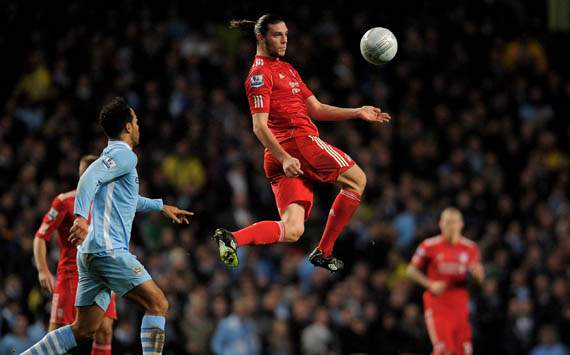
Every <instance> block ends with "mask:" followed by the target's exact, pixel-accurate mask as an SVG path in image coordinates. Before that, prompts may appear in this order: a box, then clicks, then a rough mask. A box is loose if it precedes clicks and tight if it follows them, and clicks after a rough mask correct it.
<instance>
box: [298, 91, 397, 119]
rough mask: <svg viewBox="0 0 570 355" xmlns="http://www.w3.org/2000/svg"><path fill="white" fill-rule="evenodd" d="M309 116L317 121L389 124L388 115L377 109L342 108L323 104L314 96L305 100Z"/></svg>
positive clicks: (368, 107)
mask: <svg viewBox="0 0 570 355" xmlns="http://www.w3.org/2000/svg"><path fill="white" fill-rule="evenodd" d="M305 102H306V103H307V110H308V112H309V116H311V117H312V118H314V119H315V120H317V121H342V120H351V119H362V120H364V121H368V122H377V123H385V122H389V121H390V119H391V117H390V114H388V113H386V112H382V110H380V109H379V108H378V107H374V106H362V107H358V108H342V107H336V106H331V105H327V104H323V103H322V102H320V101H319V100H318V99H317V98H316V97H315V96H314V95H313V96H310V97H308V98H307V100H306V101H305Z"/></svg>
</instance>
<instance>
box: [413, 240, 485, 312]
mask: <svg viewBox="0 0 570 355" xmlns="http://www.w3.org/2000/svg"><path fill="white" fill-rule="evenodd" d="M479 262H480V253H479V247H477V244H475V243H474V242H472V241H471V240H469V239H467V238H464V237H461V239H459V241H458V242H457V243H455V244H452V243H450V242H449V241H447V240H445V238H443V237H442V236H436V237H433V238H428V239H426V240H424V241H423V242H422V243H421V244H420V245H419V246H418V249H417V250H416V252H415V254H414V257H413V258H412V262H411V264H412V266H414V267H416V268H418V269H420V270H424V271H426V269H427V271H426V275H427V277H428V279H429V280H430V281H444V282H445V283H446V288H445V291H444V292H443V293H442V294H441V295H439V296H436V295H434V294H432V293H431V292H429V291H428V290H426V291H425V292H424V297H423V298H424V305H425V308H436V309H437V308H439V309H441V308H455V307H462V308H464V309H467V302H468V299H469V294H468V292H467V273H468V267H469V265H471V264H473V263H479Z"/></svg>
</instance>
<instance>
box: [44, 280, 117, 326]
mask: <svg viewBox="0 0 570 355" xmlns="http://www.w3.org/2000/svg"><path fill="white" fill-rule="evenodd" d="M78 280H79V279H78V276H77V275H58V277H57V281H56V283H55V289H54V291H53V298H52V300H51V316H50V319H49V322H50V323H56V324H60V325H63V324H71V323H73V322H74V321H75V295H76V293H77V282H78ZM105 317H109V318H112V319H117V309H116V307H115V293H113V294H112V295H111V303H109V307H108V308H107V312H105Z"/></svg>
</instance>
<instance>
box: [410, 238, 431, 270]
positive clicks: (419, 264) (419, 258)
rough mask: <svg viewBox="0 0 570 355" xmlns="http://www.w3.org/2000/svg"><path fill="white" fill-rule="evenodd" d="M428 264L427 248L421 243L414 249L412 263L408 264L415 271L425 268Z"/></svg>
mask: <svg viewBox="0 0 570 355" xmlns="http://www.w3.org/2000/svg"><path fill="white" fill-rule="evenodd" d="M428 262H429V257H428V248H427V247H426V245H425V243H423V242H422V243H421V244H420V245H419V246H418V248H417V249H416V252H415V253H414V256H413V257H412V261H411V262H410V264H411V265H412V266H413V267H415V268H416V269H420V270H421V269H424V268H425V267H426V266H427V263H428Z"/></svg>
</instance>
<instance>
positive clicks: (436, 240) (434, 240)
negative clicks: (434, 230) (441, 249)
mask: <svg viewBox="0 0 570 355" xmlns="http://www.w3.org/2000/svg"><path fill="white" fill-rule="evenodd" d="M442 241H443V238H442V237H441V235H436V236H433V237H430V238H426V239H424V241H423V242H422V244H421V245H422V246H423V247H424V248H429V247H433V246H436V245H439V244H441V242H442Z"/></svg>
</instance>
